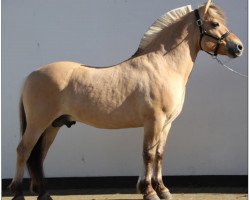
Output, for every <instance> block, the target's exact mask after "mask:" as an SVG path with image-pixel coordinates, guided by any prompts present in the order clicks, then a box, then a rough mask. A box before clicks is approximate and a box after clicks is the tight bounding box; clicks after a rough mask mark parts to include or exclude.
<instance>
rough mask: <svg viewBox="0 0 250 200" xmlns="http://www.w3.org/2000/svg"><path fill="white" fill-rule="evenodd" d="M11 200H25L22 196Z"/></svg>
mask: <svg viewBox="0 0 250 200" xmlns="http://www.w3.org/2000/svg"><path fill="white" fill-rule="evenodd" d="M12 200H25V199H24V196H23V195H21V196H16V197H14V198H13V199H12Z"/></svg>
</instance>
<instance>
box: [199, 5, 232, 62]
mask: <svg viewBox="0 0 250 200" xmlns="http://www.w3.org/2000/svg"><path fill="white" fill-rule="evenodd" d="M194 14H195V18H196V24H197V25H198V27H199V29H200V42H199V45H200V48H201V50H202V51H205V50H204V49H203V48H202V46H201V42H202V38H203V36H204V35H206V36H208V37H211V38H213V39H215V40H216V41H217V45H216V48H215V50H214V53H210V52H208V51H205V52H206V53H208V54H209V55H211V56H212V57H216V56H217V55H218V50H219V47H220V45H221V43H222V41H223V40H224V39H225V38H226V37H227V36H229V35H230V31H227V32H226V33H224V34H223V35H222V36H221V37H218V36H216V35H212V34H210V33H208V32H207V31H206V30H205V29H204V26H203V22H202V20H201V17H200V14H199V10H198V9H195V10H194Z"/></svg>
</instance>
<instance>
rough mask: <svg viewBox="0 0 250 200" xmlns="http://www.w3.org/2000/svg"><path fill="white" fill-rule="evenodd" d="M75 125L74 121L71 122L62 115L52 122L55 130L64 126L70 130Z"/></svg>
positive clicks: (68, 117)
mask: <svg viewBox="0 0 250 200" xmlns="http://www.w3.org/2000/svg"><path fill="white" fill-rule="evenodd" d="M75 123H76V122H75V121H72V120H71V119H70V116H69V115H62V116H60V117H58V118H57V119H55V120H54V121H53V122H52V126H53V127H55V128H56V127H61V126H63V125H66V126H67V127H68V128H70V127H71V126H72V125H74V124H75Z"/></svg>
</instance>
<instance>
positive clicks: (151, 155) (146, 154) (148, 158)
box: [143, 150, 155, 163]
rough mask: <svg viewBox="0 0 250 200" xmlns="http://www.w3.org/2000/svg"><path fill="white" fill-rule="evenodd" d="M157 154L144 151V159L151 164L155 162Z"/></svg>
mask: <svg viewBox="0 0 250 200" xmlns="http://www.w3.org/2000/svg"><path fill="white" fill-rule="evenodd" d="M154 157H155V154H154V153H153V152H152V151H149V150H146V151H143V159H144V162H146V163H151V162H153V161H154Z"/></svg>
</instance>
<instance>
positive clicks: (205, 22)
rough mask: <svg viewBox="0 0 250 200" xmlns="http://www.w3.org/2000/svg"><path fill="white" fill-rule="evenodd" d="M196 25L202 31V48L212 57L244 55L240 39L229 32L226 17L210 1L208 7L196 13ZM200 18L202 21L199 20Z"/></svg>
mask: <svg viewBox="0 0 250 200" xmlns="http://www.w3.org/2000/svg"><path fill="white" fill-rule="evenodd" d="M195 16H196V21H197V22H196V23H197V25H198V26H199V30H200V36H201V37H200V42H199V45H200V48H201V50H204V51H206V52H210V54H211V52H213V54H211V55H215V56H216V55H217V54H220V55H227V56H229V57H233V58H236V57H239V56H241V55H242V53H243V44H242V42H241V41H240V39H239V38H238V37H237V36H236V35H235V34H233V33H231V32H230V31H229V29H228V28H227V26H226V23H225V16H224V14H223V12H222V11H221V9H220V8H218V7H217V6H216V5H214V4H212V3H211V1H210V0H208V2H207V3H206V5H204V6H202V7H200V8H199V10H196V11H195ZM199 18H200V19H199Z"/></svg>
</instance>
